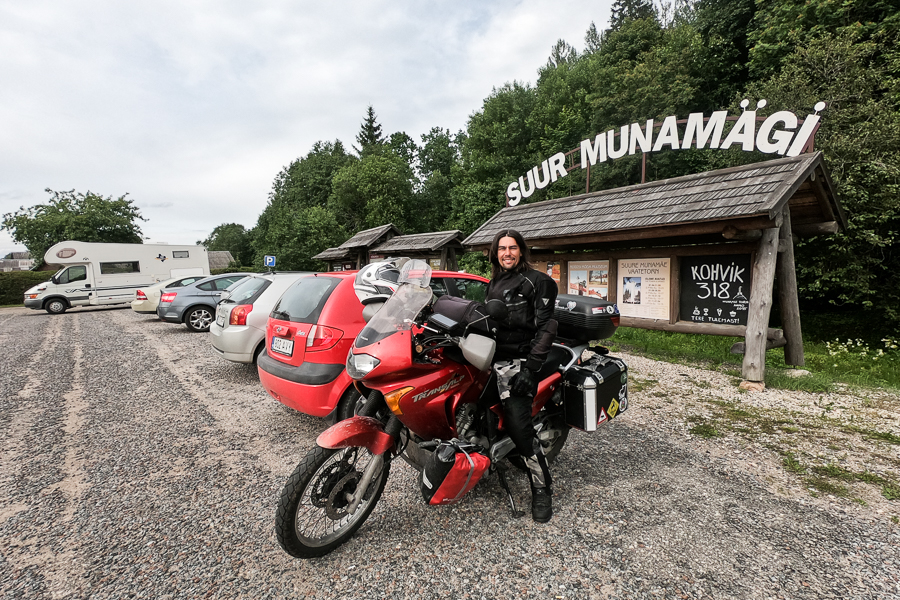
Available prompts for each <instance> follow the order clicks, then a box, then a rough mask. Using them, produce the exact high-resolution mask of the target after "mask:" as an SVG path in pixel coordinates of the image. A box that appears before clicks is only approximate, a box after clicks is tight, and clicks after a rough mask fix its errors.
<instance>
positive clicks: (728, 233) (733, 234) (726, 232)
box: [722, 225, 762, 242]
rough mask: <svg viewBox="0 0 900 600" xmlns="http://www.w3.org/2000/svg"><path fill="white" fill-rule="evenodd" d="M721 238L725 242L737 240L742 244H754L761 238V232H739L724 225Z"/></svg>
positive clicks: (756, 230)
mask: <svg viewBox="0 0 900 600" xmlns="http://www.w3.org/2000/svg"><path fill="white" fill-rule="evenodd" d="M722 237H723V238H725V239H726V240H739V241H742V242H755V241H757V240H759V238H761V237H762V231H761V230H759V229H746V230H741V229H738V228H736V227H734V226H733V225H726V226H725V228H724V229H723V230H722Z"/></svg>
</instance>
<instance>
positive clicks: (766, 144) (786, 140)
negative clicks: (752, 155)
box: [756, 110, 797, 155]
mask: <svg viewBox="0 0 900 600" xmlns="http://www.w3.org/2000/svg"><path fill="white" fill-rule="evenodd" d="M776 123H784V128H785V129H790V130H791V131H790V132H788V131H784V130H778V131H772V129H773V128H774V127H775V124H776ZM796 128H797V115H795V114H794V113H792V112H791V111H789V110H780V111H778V112H777V113H774V114H772V115H769V118H768V119H766V120H765V121H763V124H762V125H760V127H759V131H758V132H757V133H756V147H757V149H758V150H759V151H760V152H765V153H766V154H774V153H776V152H777V153H778V154H781V155H784V154H785V153H786V152H787V151H788V145H789V144H790V143H791V138H792V137H794V133H793V130H794V129H796ZM769 138H773V139H774V140H775V141H774V142H772V141H770V140H769Z"/></svg>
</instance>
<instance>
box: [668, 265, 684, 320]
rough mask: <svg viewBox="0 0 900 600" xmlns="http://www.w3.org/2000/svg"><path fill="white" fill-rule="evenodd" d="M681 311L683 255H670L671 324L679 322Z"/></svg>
mask: <svg viewBox="0 0 900 600" xmlns="http://www.w3.org/2000/svg"><path fill="white" fill-rule="evenodd" d="M680 312H681V257H680V256H674V255H673V256H670V257H669V324H670V325H674V324H675V323H677V322H678V315H679V313H680Z"/></svg>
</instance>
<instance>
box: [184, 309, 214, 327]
mask: <svg viewBox="0 0 900 600" xmlns="http://www.w3.org/2000/svg"><path fill="white" fill-rule="evenodd" d="M212 320H213V315H212V313H211V312H210V310H209V308H207V307H205V306H198V307H196V308H192V309H191V310H190V312H188V314H187V316H186V317H185V318H184V324H185V325H187V328H188V329H190V330H191V331H193V332H194V333H201V332H203V331H209V324H210V323H212Z"/></svg>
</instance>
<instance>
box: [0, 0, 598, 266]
mask: <svg viewBox="0 0 900 600" xmlns="http://www.w3.org/2000/svg"><path fill="white" fill-rule="evenodd" d="M611 3H612V0H601V1H600V2H588V1H587V0H554V1H553V2H550V1H544V0H521V1H516V0H495V1H494V2H483V1H478V2H468V1H461V0H454V1H453V2H447V1H436V2H427V1H426V2H423V1H415V2H413V1H404V0H393V1H386V0H370V1H362V0H357V1H354V2H304V1H300V2H298V1H293V2H291V1H271V2H257V3H248V2H243V1H240V2H237V1H234V0H215V1H212V0H195V1H193V2H172V1H167V0H163V1H157V2H149V3H147V2H114V1H112V0H110V1H106V2H103V1H91V0H84V1H81V2H71V1H69V0H29V1H27V2H22V1H19V0H0V82H2V83H0V136H2V138H0V139H2V140H3V142H2V144H0V213H8V212H12V211H15V210H17V209H18V208H19V207H20V206H25V207H28V206H32V205H34V204H42V203H45V202H47V200H48V199H49V195H48V194H47V193H46V192H45V191H44V190H45V189H46V188H50V189H53V190H59V191H62V190H71V189H74V190H76V191H78V192H86V191H88V190H90V191H92V192H95V193H98V194H101V195H103V196H113V197H119V196H121V195H122V194H125V193H128V195H129V196H128V197H129V198H131V199H132V200H134V201H135V203H136V204H137V206H138V207H139V208H140V210H141V212H142V214H143V216H144V217H145V218H147V219H148V220H147V221H146V222H144V223H142V224H141V227H142V229H143V232H144V235H145V236H146V237H148V238H149V240H148V241H149V242H150V243H153V242H168V243H170V244H192V243H194V242H196V241H197V240H201V239H204V238H205V237H206V236H207V235H208V234H209V233H210V232H211V231H212V229H213V228H214V227H215V226H217V225H219V224H222V223H231V222H234V223H240V224H242V225H244V226H245V227H248V228H249V227H252V226H253V225H254V224H255V223H256V219H257V217H258V216H259V214H260V213H261V212H262V210H263V209H264V208H265V206H266V201H267V198H268V193H269V190H270V189H271V185H272V181H273V179H274V177H275V175H276V174H277V173H278V172H279V171H280V170H281V169H282V168H283V167H284V166H286V165H288V164H289V163H290V162H291V161H292V160H294V159H296V158H298V157H300V156H303V155H305V154H306V153H308V152H309V150H310V148H311V147H312V145H313V143H315V142H316V141H317V140H334V139H340V140H341V141H342V142H344V144H345V146H346V147H348V149H349V148H350V146H351V144H353V143H355V136H356V133H357V132H358V131H359V126H360V123H361V122H362V120H363V117H364V115H365V110H366V107H367V106H368V105H369V104H371V105H372V106H374V108H375V112H376V114H377V115H378V120H379V122H380V123H381V125H382V129H383V131H384V133H385V134H386V135H388V134H390V133H393V132H395V131H405V132H406V133H408V134H409V135H410V136H412V137H413V139H415V140H416V141H417V142H419V141H421V135H422V134H423V133H426V132H427V131H428V130H430V129H431V128H432V127H443V128H447V129H450V130H451V131H452V132H456V131H458V130H460V129H464V128H465V125H466V121H467V119H468V117H469V115H471V114H472V113H473V112H475V111H477V110H479V109H480V108H481V106H482V102H483V100H484V98H486V97H487V96H488V95H489V94H490V93H491V89H492V88H493V87H498V86H501V85H503V84H504V83H506V82H509V81H513V80H517V81H520V82H531V83H533V82H534V81H535V80H536V77H537V69H538V67H539V66H540V65H542V64H544V63H545V62H546V60H547V58H548V56H549V54H550V50H551V47H552V46H553V45H554V44H555V43H556V41H557V40H558V39H560V38H562V39H565V40H566V41H567V42H569V43H570V44H571V45H573V46H575V47H576V48H577V49H578V50H579V51H581V50H582V49H583V48H584V34H585V32H586V31H587V29H588V27H589V25H590V24H591V22H592V21H593V22H595V23H596V25H597V28H598V30H603V29H605V28H606V27H607V23H608V19H609V8H610V5H611ZM23 249H24V248H23V247H22V246H17V245H16V244H14V243H13V242H12V238H11V237H10V235H9V233H8V232H5V231H4V232H0V256H3V255H5V254H6V253H7V252H10V251H12V250H23Z"/></svg>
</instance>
